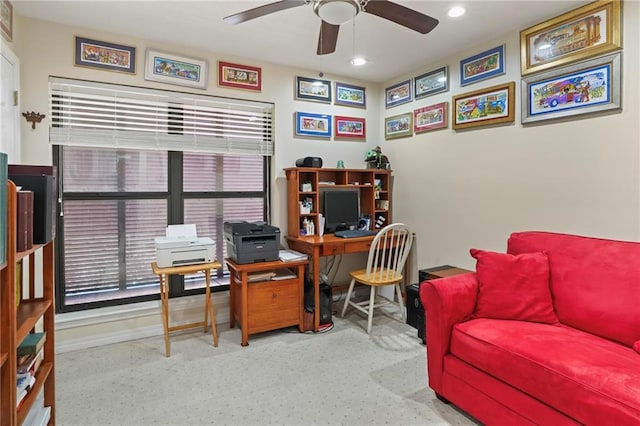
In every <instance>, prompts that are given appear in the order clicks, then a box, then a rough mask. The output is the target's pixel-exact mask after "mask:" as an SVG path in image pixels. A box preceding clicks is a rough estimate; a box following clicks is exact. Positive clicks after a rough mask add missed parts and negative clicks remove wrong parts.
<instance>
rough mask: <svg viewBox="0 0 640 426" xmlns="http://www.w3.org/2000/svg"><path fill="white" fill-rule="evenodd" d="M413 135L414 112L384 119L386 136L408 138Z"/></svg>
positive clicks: (386, 137) (388, 137) (389, 137)
mask: <svg viewBox="0 0 640 426" xmlns="http://www.w3.org/2000/svg"><path fill="white" fill-rule="evenodd" d="M412 135H413V113H411V112H407V113H405V114H399V115H394V116H393V117H387V118H385V119H384V138H385V139H387V140H389V139H396V138H406V137H407V136H412Z"/></svg>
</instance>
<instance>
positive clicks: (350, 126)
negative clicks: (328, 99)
mask: <svg viewBox="0 0 640 426" xmlns="http://www.w3.org/2000/svg"><path fill="white" fill-rule="evenodd" d="M334 123H335V129H336V133H335V137H336V138H350V139H365V138H366V137H367V128H366V123H365V119H364V118H357V117H342V116H339V115H336V116H335V117H334Z"/></svg>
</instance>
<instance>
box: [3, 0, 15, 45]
mask: <svg viewBox="0 0 640 426" xmlns="http://www.w3.org/2000/svg"><path fill="white" fill-rule="evenodd" d="M0 33H2V36H3V37H4V38H5V39H7V41H11V40H13V5H12V4H11V2H10V1H9V0H0Z"/></svg>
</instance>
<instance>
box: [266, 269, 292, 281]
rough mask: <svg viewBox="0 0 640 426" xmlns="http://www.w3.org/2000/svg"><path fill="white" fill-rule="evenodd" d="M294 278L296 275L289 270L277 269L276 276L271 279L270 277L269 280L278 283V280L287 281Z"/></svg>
mask: <svg viewBox="0 0 640 426" xmlns="http://www.w3.org/2000/svg"><path fill="white" fill-rule="evenodd" d="M296 277H297V275H296V274H295V273H294V272H293V271H291V270H290V269H278V270H277V271H276V274H275V275H274V276H273V277H271V279H272V280H273V281H279V280H288V279H291V278H296Z"/></svg>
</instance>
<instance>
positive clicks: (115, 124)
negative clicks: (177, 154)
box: [49, 77, 274, 156]
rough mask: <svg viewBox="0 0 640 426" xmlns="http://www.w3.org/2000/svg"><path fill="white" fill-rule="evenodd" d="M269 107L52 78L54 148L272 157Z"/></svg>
mask: <svg viewBox="0 0 640 426" xmlns="http://www.w3.org/2000/svg"><path fill="white" fill-rule="evenodd" d="M273 110H274V106H273V104H272V103H263V102H255V101H244V100H237V99H229V98H220V97H215V96H207V95H197V94H190V93H182V92H170V91H163V90H155V89H145V88H140V87H131V86H119V85H113V84H103V83H95V82H88V81H82V80H71V79H62V78H57V77H52V78H50V79H49V117H50V118H51V120H50V126H51V127H50V132H49V140H50V142H51V144H54V145H75V146H93V147H105V148H117V147H121V148H136V149H157V150H170V151H193V152H208V153H219V154H220V153H222V154H224V153H233V154H251V155H261V156H268V155H273V130H272V126H273Z"/></svg>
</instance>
